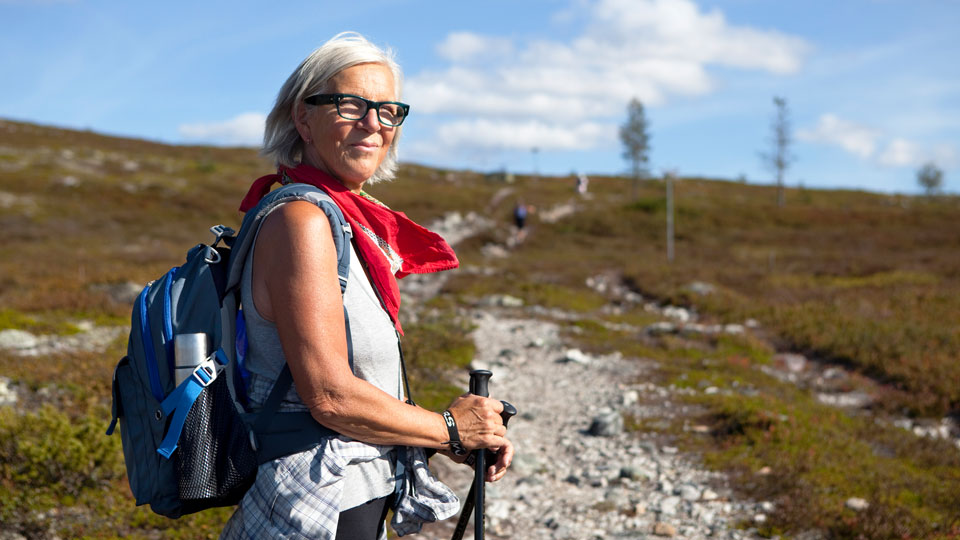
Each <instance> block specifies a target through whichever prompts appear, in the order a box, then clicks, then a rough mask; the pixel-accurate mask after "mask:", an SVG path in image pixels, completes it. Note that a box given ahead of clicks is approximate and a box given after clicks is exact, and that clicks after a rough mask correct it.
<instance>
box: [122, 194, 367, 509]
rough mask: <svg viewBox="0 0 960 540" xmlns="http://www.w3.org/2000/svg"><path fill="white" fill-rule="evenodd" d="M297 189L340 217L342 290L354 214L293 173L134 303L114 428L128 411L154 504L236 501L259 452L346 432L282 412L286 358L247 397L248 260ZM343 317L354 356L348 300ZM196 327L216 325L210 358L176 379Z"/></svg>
mask: <svg viewBox="0 0 960 540" xmlns="http://www.w3.org/2000/svg"><path fill="white" fill-rule="evenodd" d="M292 200H305V201H310V202H313V203H314V204H316V205H317V206H318V207H320V208H321V209H322V210H323V211H324V212H325V213H326V215H327V218H328V219H329V220H330V227H331V229H332V230H333V238H334V244H335V245H336V249H337V267H338V269H337V270H338V274H339V276H340V290H341V293H342V292H343V291H344V289H345V288H346V284H347V275H348V273H349V264H350V255H349V251H350V249H349V242H350V240H351V238H352V231H351V230H350V225H349V224H348V223H347V222H346V221H345V220H344V217H343V214H342V213H341V211H340V209H339V208H338V207H337V205H336V204H335V203H334V202H333V200H332V199H330V197H329V196H328V195H327V194H326V193H324V192H323V191H322V190H320V189H318V188H315V187H313V186H310V185H306V184H289V185H286V186H284V187H281V188H280V189H277V190H275V191H273V192H271V193H270V194H268V195H267V196H266V197H264V198H263V199H262V200H261V201H260V203H259V204H258V205H257V206H256V207H255V208H254V209H252V210H251V211H249V212H247V214H246V215H245V216H244V219H243V224H242V226H241V228H240V232H239V233H238V234H235V233H234V231H233V230H232V229H230V228H229V227H225V226H223V225H218V226H216V227H212V228H211V231H212V232H213V233H214V235H215V237H216V238H215V240H214V242H213V243H212V244H210V245H205V244H199V245H197V246H195V247H194V248H192V249H191V250H189V252H188V253H187V257H186V262H185V263H184V264H182V265H181V266H178V267H175V268H173V269H171V270H170V271H169V272H167V273H166V274H165V275H164V276H163V277H161V278H160V279H157V280H156V281H153V282H151V283H150V284H148V285H147V286H146V287H145V288H144V289H143V292H141V293H140V296H139V297H138V298H137V300H136V302H135V303H134V306H133V313H132V316H131V328H130V337H129V340H128V342H127V355H126V356H124V357H123V359H121V360H120V362H119V363H118V364H117V367H116V370H115V371H114V375H113V407H112V421H111V423H110V426H109V428H108V429H107V435H110V434H112V433H113V431H114V428H115V427H116V425H117V423H118V421H119V424H120V436H121V438H122V442H123V455H124V460H125V462H126V467H127V476H128V479H129V481H130V489H131V491H132V492H133V495H134V498H135V499H136V503H137V505H138V506H139V505H143V504H149V505H150V507H151V509H152V510H153V511H154V512H156V513H158V514H161V515H164V516H167V517H171V518H177V517H180V516H181V515H184V514H189V513H193V512H197V511H200V510H203V509H206V508H211V507H216V506H230V505H233V504H236V503H237V502H239V501H240V499H241V498H242V497H243V495H244V493H246V491H247V490H248V489H249V487H250V486H251V485H252V484H253V481H254V480H255V478H256V473H257V467H258V466H259V464H261V463H265V462H267V461H270V460H272V459H276V458H278V457H282V456H285V455H289V454H292V453H295V452H300V451H303V450H306V449H309V448H311V447H313V446H314V445H316V444H317V443H318V442H319V441H320V439H321V438H322V437H325V436H330V435H336V433H335V432H333V431H331V430H329V429H328V428H325V427H323V426H321V425H320V424H319V423H317V422H316V421H315V420H313V418H312V417H311V416H310V413H308V412H297V413H291V412H283V413H281V412H278V409H279V405H280V402H281V400H282V399H283V397H284V396H285V395H286V393H287V391H288V389H289V387H290V384H291V382H292V377H291V376H290V369H289V367H288V366H286V365H284V368H283V370H282V371H281V374H280V377H279V378H278V380H277V381H276V383H275V384H274V387H273V389H272V390H271V393H270V395H269V397H268V398H267V401H266V403H265V404H264V406H263V408H262V409H261V410H260V411H258V412H251V411H249V410H248V409H247V403H246V394H245V392H246V386H245V382H244V381H245V377H244V374H245V370H244V368H243V354H244V351H245V337H244V325H243V314H242V311H241V310H240V306H239V297H240V293H239V291H240V280H241V278H242V276H243V265H244V263H245V261H246V258H247V254H248V253H249V251H250V249H251V246H252V244H253V242H254V241H255V239H256V236H257V232H258V231H259V228H260V225H261V224H262V222H263V219H264V218H265V217H266V216H267V215H268V214H269V213H270V212H271V211H273V210H274V209H276V208H277V207H278V206H279V205H280V204H283V203H285V202H289V201H292ZM344 320H345V321H347V324H348V326H347V339H348V341H347V345H348V352H349V353H350V358H351V365H352V345H351V343H350V341H349V337H350V331H349V319H347V313H346V308H344ZM195 333H203V334H206V336H207V339H206V341H207V343H208V348H207V350H206V351H205V353H206V355H205V356H206V359H205V360H204V361H203V362H202V363H201V364H200V365H199V366H197V367H196V368H195V369H194V371H193V372H192V373H191V374H190V375H189V376H188V377H187V378H186V380H184V381H183V382H182V383H180V384H179V385H176V384H175V377H174V341H175V338H176V336H177V335H180V334H195ZM238 338H239V339H238ZM238 353H239V354H238Z"/></svg>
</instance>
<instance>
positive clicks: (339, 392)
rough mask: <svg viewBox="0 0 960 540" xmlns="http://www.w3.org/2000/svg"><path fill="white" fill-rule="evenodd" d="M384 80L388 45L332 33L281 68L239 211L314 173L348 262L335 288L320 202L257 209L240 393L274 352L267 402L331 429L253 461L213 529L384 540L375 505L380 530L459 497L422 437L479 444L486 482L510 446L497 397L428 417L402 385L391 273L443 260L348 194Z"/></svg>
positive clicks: (442, 444) (380, 146)
mask: <svg viewBox="0 0 960 540" xmlns="http://www.w3.org/2000/svg"><path fill="white" fill-rule="evenodd" d="M400 81H401V72H400V67H399V66H398V65H397V64H396V62H395V61H394V59H393V55H392V54H391V53H388V52H386V51H384V50H381V49H380V48H378V47H376V46H375V45H373V44H371V43H370V42H369V41H367V39H366V38H364V37H363V36H361V35H359V34H355V33H342V34H338V35H337V36H335V37H334V38H333V39H331V40H330V41H328V42H326V43H325V44H324V45H322V46H321V47H320V48H318V49H317V50H315V51H313V52H312V53H311V54H310V56H308V57H307V58H306V59H305V60H304V61H303V63H301V64H300V66H299V67H297V69H296V70H295V71H294V72H293V74H291V75H290V77H289V78H288V79H287V81H286V82H285V83H284V85H283V87H282V88H281V89H280V92H279V94H278V96H277V100H276V103H275V105H274V107H273V110H272V111H271V112H270V114H269V116H268V117H267V122H266V128H265V134H264V145H263V153H264V155H266V156H269V157H271V158H273V159H274V160H275V161H276V163H277V166H278V172H277V174H271V175H268V176H264V177H262V178H260V179H258V180H257V181H256V182H254V184H253V186H252V187H251V188H250V191H249V192H248V193H247V196H246V197H245V198H244V200H243V204H242V205H241V210H243V211H246V210H248V209H250V208H252V207H253V206H254V205H255V204H256V203H257V201H259V200H260V199H261V198H262V197H264V196H265V195H266V194H267V193H268V192H269V190H270V187H271V185H272V184H274V183H275V182H279V183H281V184H289V183H293V182H301V183H306V184H311V185H314V186H317V187H319V188H321V189H323V190H324V191H325V192H326V193H327V194H328V195H329V197H330V198H332V200H333V201H334V202H335V203H336V205H337V206H338V207H339V208H340V210H342V212H343V214H344V216H345V217H346V221H347V223H348V224H349V225H350V227H351V229H352V232H353V242H352V245H351V246H350V251H351V258H352V260H353V263H356V264H351V265H350V267H349V279H348V280H347V286H346V289H345V290H344V292H343V294H342V296H341V292H340V286H339V280H338V274H337V257H336V249H335V247H334V240H333V239H332V235H331V221H329V220H328V218H327V216H326V215H325V214H324V212H323V211H322V210H321V209H320V208H319V207H318V206H317V205H315V204H313V203H311V202H307V201H302V200H297V201H293V202H289V203H285V204H282V205H280V206H279V207H278V208H277V209H276V210H275V211H273V212H272V213H270V214H268V215H267V217H266V218H265V219H264V222H263V226H262V228H261V229H260V233H259V235H258V236H257V238H256V240H255V244H254V245H253V248H252V249H251V250H250V253H249V255H248V259H247V261H248V262H247V264H246V265H245V270H244V275H243V280H242V292H241V301H242V304H243V309H244V313H245V317H246V334H247V336H248V338H249V345H248V349H247V353H246V360H245V361H246V365H247V367H248V369H249V371H250V372H251V379H250V382H249V385H248V387H249V394H250V400H251V402H252V403H253V404H254V405H255V406H262V404H263V403H264V401H265V400H266V398H267V395H266V394H267V392H268V390H269V389H270V388H271V387H272V386H273V384H274V381H275V380H276V379H277V378H278V374H280V373H281V371H282V367H283V366H284V363H286V364H287V365H289V368H290V372H291V373H292V375H293V381H294V387H293V388H291V389H290V391H289V392H288V393H287V395H286V397H285V398H284V402H283V405H282V410H284V411H309V412H310V413H311V415H312V417H313V419H315V420H316V421H317V422H318V423H320V424H322V425H323V426H325V427H327V428H330V429H332V430H334V431H336V432H338V433H339V434H340V436H335V435H331V436H327V437H324V438H323V439H322V440H321V441H320V442H319V443H318V445H316V446H315V447H313V448H312V449H310V450H307V451H304V452H300V453H296V454H292V455H289V456H286V457H282V458H279V459H276V460H273V461H270V462H267V463H265V464H263V465H261V466H260V468H259V472H258V475H257V478H256V482H255V484H254V485H253V487H252V488H250V491H249V492H247V494H246V496H245V497H244V498H243V500H242V501H241V502H240V504H239V505H238V507H237V510H236V512H235V513H234V514H233V516H232V517H231V518H230V521H229V522H228V523H227V525H226V527H225V529H224V531H223V533H222V535H221V538H227V539H233V538H257V539H260V538H265V539H270V538H293V537H296V538H323V539H333V538H338V539H342V538H349V539H356V540H373V539H378V538H386V532H385V524H384V516H386V514H387V510H388V508H393V510H394V517H393V521H392V524H393V527H394V529H396V530H397V531H398V532H402V533H410V532H416V531H418V530H419V529H420V524H421V523H422V522H423V521H424V520H432V519H436V518H439V519H446V518H448V517H450V516H452V515H454V514H455V513H456V512H457V510H458V509H459V503H458V501H457V498H456V496H455V495H454V494H453V492H452V491H451V490H450V489H449V488H447V487H446V486H445V485H443V484H442V483H440V482H439V481H438V480H437V479H436V478H434V477H433V476H432V475H431V473H430V472H429V470H428V469H427V467H426V458H425V453H424V449H425V448H426V449H434V450H438V451H439V452H440V453H442V454H444V455H446V456H447V457H449V458H451V459H453V460H454V461H457V462H463V461H464V459H465V458H466V454H467V452H468V451H470V450H474V449H482V448H487V449H490V450H492V451H494V452H495V453H496V459H495V460H494V461H495V462H494V463H492V464H491V467H490V468H489V469H488V470H487V480H488V481H495V480H499V479H500V478H502V477H503V476H504V474H505V473H506V469H507V467H509V465H510V462H511V460H512V458H513V454H514V450H513V445H512V443H511V442H510V441H509V440H507V438H506V428H505V427H504V426H503V422H502V420H501V417H500V412H501V411H502V410H503V405H502V404H501V402H500V401H499V400H497V399H492V398H484V397H480V396H475V395H464V396H461V397H459V398H457V399H455V400H454V401H453V403H451V404H450V406H449V408H448V409H447V410H446V411H444V413H443V414H440V413H436V412H431V411H428V410H425V409H423V408H420V407H418V406H416V405H414V404H413V402H412V401H410V400H409V395H405V394H409V389H407V391H406V392H405V391H404V382H405V381H404V379H405V377H404V376H403V374H402V373H403V371H402V355H401V353H400V349H399V346H400V343H399V336H400V333H401V329H400V323H399V319H398V309H399V304H400V293H399V290H398V288H397V279H398V278H402V277H404V276H406V275H408V274H411V273H425V272H436V271H440V270H447V269H450V268H455V267H456V266H457V265H458V264H459V263H458V261H457V258H456V255H455V254H454V252H453V250H452V249H451V248H450V246H449V245H447V243H446V242H445V241H444V240H443V239H442V238H441V237H440V236H439V235H437V234H435V233H433V232H430V231H428V230H426V229H424V228H422V227H420V226H419V225H417V224H415V223H413V222H412V221H410V220H409V219H408V218H407V217H406V216H404V214H402V213H398V212H394V211H392V210H390V209H389V208H387V207H386V206H384V205H383V204H382V203H380V202H379V201H377V200H376V199H374V198H373V197H371V196H370V195H368V194H367V193H365V192H364V191H363V188H364V186H365V184H367V183H371V184H372V183H374V182H378V181H381V180H390V179H393V178H394V176H395V174H396V170H397V149H396V138H397V136H398V135H399V131H400V130H399V127H400V125H401V124H402V123H403V121H404V120H405V119H406V117H407V115H408V113H409V106H407V105H406V104H403V103H401V102H399V101H398V100H399V99H400ZM345 312H347V313H348V314H349V327H348V329H345V325H344V320H345V319H344V316H345ZM348 332H349V335H348ZM405 398H407V402H404V399H405ZM275 416H283V414H279V413H278V414H277V415H275Z"/></svg>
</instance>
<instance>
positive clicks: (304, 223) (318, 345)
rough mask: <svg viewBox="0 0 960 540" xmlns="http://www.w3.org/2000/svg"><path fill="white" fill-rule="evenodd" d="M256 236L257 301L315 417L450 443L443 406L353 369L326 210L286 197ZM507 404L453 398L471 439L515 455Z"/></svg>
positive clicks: (372, 437) (428, 442) (429, 444)
mask: <svg viewBox="0 0 960 540" xmlns="http://www.w3.org/2000/svg"><path fill="white" fill-rule="evenodd" d="M256 242H257V243H256V251H255V255H254V267H253V296H254V302H255V303H256V307H257V310H258V311H259V312H260V314H261V315H262V316H264V317H265V318H267V319H268V320H271V321H273V322H275V323H276V325H277V330H278V332H279V334H280V342H281V344H282V346H283V352H284V355H285V356H286V358H287V363H288V364H289V365H290V371H291V373H292V375H293V380H294V383H295V384H296V388H297V392H298V393H299V394H300V397H301V398H302V399H303V401H304V403H305V404H306V405H307V407H309V409H310V412H311V413H312V415H313V416H314V418H316V419H317V421H318V422H320V423H321V424H323V425H325V426H327V427H329V428H331V429H334V430H336V431H338V432H340V433H343V434H344V435H347V436H349V437H352V438H355V439H357V440H361V441H365V442H369V443H375V444H403V445H410V446H421V447H426V448H444V445H443V444H442V443H443V442H444V441H446V440H447V439H448V438H449V437H448V434H447V428H446V425H445V423H444V421H443V418H442V417H441V416H440V415H439V414H437V413H433V412H430V411H427V410H425V409H422V408H420V407H414V406H411V405H408V404H406V403H403V402H402V401H399V400H397V399H396V398H395V397H394V396H391V395H389V394H387V393H385V392H383V391H381V390H380V389H378V388H377V387H375V386H373V385H372V384H370V383H368V382H366V381H364V380H362V379H359V378H357V377H356V376H354V374H353V372H352V371H351V370H350V366H349V362H348V360H347V347H346V334H345V329H344V321H343V303H342V296H341V293H340V285H339V280H338V276H337V256H336V248H335V246H334V243H333V238H332V234H331V230H330V223H329V221H328V220H327V217H326V215H325V214H324V213H323V211H322V210H320V209H319V208H317V207H316V206H315V205H313V204H312V203H309V202H302V201H301V202H292V203H288V204H285V205H283V206H282V207H280V208H279V209H277V210H276V211H274V212H273V213H271V214H270V215H269V216H268V217H267V219H266V220H265V222H264V224H263V226H262V229H261V231H260V234H259V236H258V237H257V241H256ZM502 407H503V406H502V405H501V404H500V402H499V401H497V400H494V399H490V398H482V397H479V396H473V395H465V396H461V397H460V398H457V400H455V401H454V403H453V404H452V405H451V407H450V410H451V412H453V414H454V417H455V418H456V421H457V427H458V430H459V432H460V437H461V440H462V441H463V444H464V446H466V447H467V448H469V449H472V448H508V449H509V454H510V455H512V445H510V442H509V441H507V440H506V439H505V437H504V435H505V433H506V429H505V428H504V427H503V423H502V421H501V419H500V416H499V413H500V412H501V410H502ZM508 464H509V462H507V463H506V465H508Z"/></svg>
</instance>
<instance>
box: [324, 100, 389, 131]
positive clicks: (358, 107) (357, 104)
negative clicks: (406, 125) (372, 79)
mask: <svg viewBox="0 0 960 540" xmlns="http://www.w3.org/2000/svg"><path fill="white" fill-rule="evenodd" d="M337 112H338V113H339V114H340V116H342V117H344V118H346V119H347V120H360V119H361V118H363V117H364V116H366V115H367V102H366V101H363V100H362V99H357V98H355V97H349V96H345V97H343V98H341V99H340V101H339V102H338V103H337ZM377 116H378V117H379V118H380V121H381V122H383V123H384V124H387V125H390V126H399V125H400V124H401V123H402V122H403V108H402V107H400V106H399V105H397V104H395V103H383V104H381V105H380V107H379V108H378V110H377Z"/></svg>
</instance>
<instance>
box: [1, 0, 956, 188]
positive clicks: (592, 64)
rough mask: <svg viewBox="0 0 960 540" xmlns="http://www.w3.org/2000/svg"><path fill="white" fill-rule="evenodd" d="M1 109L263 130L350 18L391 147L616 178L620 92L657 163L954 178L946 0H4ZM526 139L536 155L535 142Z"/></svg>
mask: <svg viewBox="0 0 960 540" xmlns="http://www.w3.org/2000/svg"><path fill="white" fill-rule="evenodd" d="M0 21H2V24H3V28H4V31H3V32H2V33H0V73H2V74H3V75H2V80H3V83H2V84H0V117H3V118H12V119H17V120H27V121H33V122H38V123H43V124H52V125H58V126H65V127H74V128H84V129H92V130H94V131H98V132H104V133H109V134H117V135H123V136H133V137H140V138H145V139H150V140H158V141H163V142H169V143H212V144H243V145H250V146H256V145H257V144H258V143H259V140H260V138H261V135H262V122H263V118H264V116H265V115H266V113H267V112H268V111H269V109H270V107H271V105H272V102H273V100H274V98H275V97H276V92H277V90H278V89H279V87H280V85H281V84H282V82H283V81H284V80H285V79H286V77H287V76H288V75H289V74H290V72H291V71H292V70H293V68H295V67H296V66H297V64H298V63H299V62H300V61H301V60H302V59H303V57H305V56H306V55H307V54H309V52H310V51H312V50H313V49H314V48H315V47H317V46H319V45H320V44H321V43H323V42H324V41H325V40H326V39H328V38H330V37H332V36H333V35H334V34H336V33H338V32H341V31H344V30H354V31H358V32H361V33H363V34H364V35H366V36H367V37H368V38H370V39H371V40H372V41H374V42H375V43H378V44H381V45H388V46H390V47H392V48H393V49H395V50H396V52H397V58H398V60H399V62H400V64H401V66H402V67H403V69H404V71H405V76H406V79H405V91H404V96H403V97H404V100H405V101H406V102H408V103H410V104H411V106H412V110H411V116H410V119H409V120H408V121H407V123H406V124H404V133H403V137H402V139H401V141H400V145H401V146H400V156H401V160H402V161H410V162H417V163H423V164H427V165H433V166H439V167H449V168H467V169H475V170H481V171H492V170H497V169H503V168H506V169H508V170H511V171H515V172H521V173H523V172H532V171H536V172H539V173H541V174H559V175H563V174H569V173H571V172H572V171H575V170H578V171H584V172H586V173H588V174H590V173H593V174H601V173H602V174H618V173H621V172H624V171H626V170H627V163H626V162H625V161H624V160H623V158H622V157H621V151H622V148H621V145H620V142H619V139H618V136H617V130H618V127H619V125H620V124H621V123H623V121H624V120H625V115H626V104H627V102H628V101H629V99H630V98H631V97H638V98H639V99H640V100H641V101H642V102H643V103H644V104H645V106H646V110H647V116H648V120H649V123H650V133H651V146H652V150H651V154H650V159H651V166H652V169H653V171H654V172H655V173H659V172H662V171H665V170H675V171H677V172H679V173H680V174H681V175H704V176H709V177H718V178H730V179H733V178H738V177H741V176H743V177H745V178H746V179H747V180H748V181H751V182H758V183H768V182H770V178H771V177H772V175H771V173H770V172H769V171H768V170H766V169H765V168H764V166H763V164H762V163H761V160H760V158H759V154H760V153H761V152H763V151H766V150H768V148H769V144H768V137H769V135H770V123H771V119H772V116H773V112H774V107H773V103H772V98H773V96H783V97H785V98H786V100H787V103H788V107H789V111H790V118H791V127H792V135H793V138H794V143H793V146H792V148H793V154H794V155H795V157H796V161H795V162H794V163H793V165H792V166H791V168H790V169H789V171H788V173H787V183H788V184H789V185H798V184H803V185H804V186H807V187H828V188H859V189H867V190H871V191H883V192H916V191H917V189H918V188H917V184H916V176H915V173H916V170H917V169H918V168H919V167H920V166H921V165H922V164H923V163H926V162H928V161H933V162H935V163H936V164H937V165H938V166H939V167H940V168H941V169H943V170H944V172H945V188H946V190H947V191H950V192H960V61H958V59H957V58H958V57H960V38H958V37H957V36H958V35H960V33H958V32H957V30H956V29H957V27H958V26H960V2H958V1H957V0H939V1H933V0H913V1H906V0H903V1H901V0H832V1H822V0H803V1H801V0H764V1H761V0H697V1H694V0H524V1H505V0H487V1H485V2H475V3H466V2H433V1H419V2H415V1H413V0H382V1H369V2H327V1H316V0H315V1H310V2H308V1H290V2H273V3H267V2H247V1H242V0H234V1H230V2H219V1H218V2H202V3H201V2H180V1H166V2H119V1H112V2H111V1H94V0H72V1H70V0H63V1H58V0H34V1H30V0H0ZM534 149H536V150H534Z"/></svg>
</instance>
